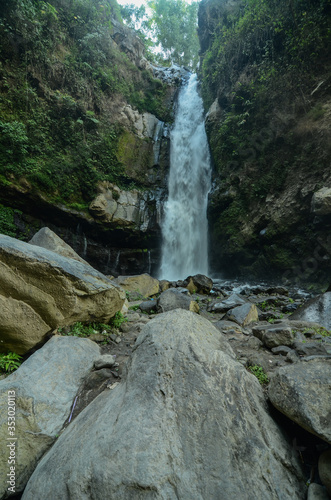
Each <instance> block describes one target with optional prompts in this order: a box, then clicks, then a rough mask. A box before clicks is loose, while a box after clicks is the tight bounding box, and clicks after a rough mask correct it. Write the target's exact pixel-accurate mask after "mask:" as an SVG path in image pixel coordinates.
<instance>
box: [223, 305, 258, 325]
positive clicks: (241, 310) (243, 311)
mask: <svg viewBox="0 0 331 500" xmlns="http://www.w3.org/2000/svg"><path fill="white" fill-rule="evenodd" d="M227 317H228V319H229V320H231V321H235V322H236V323H238V325H240V326H247V325H250V324H251V323H254V321H258V320H259V314H258V312H257V308H256V305H254V304H250V303H249V302H247V304H243V305H242V306H237V307H235V308H234V309H231V310H230V311H228V313H227Z"/></svg>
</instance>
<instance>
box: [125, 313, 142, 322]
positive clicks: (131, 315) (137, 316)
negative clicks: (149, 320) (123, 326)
mask: <svg viewBox="0 0 331 500" xmlns="http://www.w3.org/2000/svg"><path fill="white" fill-rule="evenodd" d="M139 320H140V314H139V313H129V314H128V321H129V323H133V322H134V321H139Z"/></svg>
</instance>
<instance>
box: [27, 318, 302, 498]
mask: <svg viewBox="0 0 331 500" xmlns="http://www.w3.org/2000/svg"><path fill="white" fill-rule="evenodd" d="M219 339H220V332H219V331H218V330H217V329H215V328H214V327H213V326H212V325H211V323H210V322H209V321H208V320H206V319H204V318H202V317H200V316H198V315H197V314H194V313H192V312H190V311H185V310H181V309H178V310H175V311H171V312H168V313H164V314H160V315H159V316H157V317H156V318H155V319H153V320H151V321H150V322H149V323H148V324H147V325H146V326H145V327H144V329H143V330H142V332H141V334H140V335H139V337H138V339H137V344H136V348H135V350H134V352H133V356H132V358H131V359H130V361H129V364H128V373H127V377H126V380H125V382H122V383H120V384H119V385H118V386H116V387H115V388H114V389H113V390H111V391H109V390H105V391H104V392H103V393H101V394H100V395H99V396H98V397H97V398H96V399H95V400H94V401H93V402H92V403H91V404H90V405H89V406H88V407H87V408H85V410H83V412H82V413H80V415H78V417H77V418H76V419H75V420H74V421H73V422H72V423H71V424H70V426H69V427H68V428H67V429H66V430H65V431H64V433H63V434H61V436H60V437H59V439H58V440H57V442H56V443H55V444H54V446H53V447H52V449H51V450H50V451H49V453H47V455H45V456H44V457H43V459H42V460H41V462H40V463H39V465H38V467H37V468H36V470H35V472H34V474H33V475H32V477H31V479H30V481H29V483H28V485H27V487H26V490H25V492H24V494H23V497H22V499H23V500H45V499H46V498H51V499H52V500H69V499H70V500H92V499H93V500H104V499H116V500H123V499H125V500H135V499H162V500H178V499H180V500H207V499H208V500H216V499H217V500H228V499H231V498H236V499H238V500H239V499H240V500H251V499H252V498H257V499H268V500H276V499H278V500H280V499H282V500H287V499H289V498H291V500H298V499H300V500H303V499H305V498H306V487H305V484H304V479H303V477H302V473H301V469H300V464H299V462H298V459H297V456H296V455H295V452H294V450H293V448H292V447H291V445H290V444H289V443H288V442H287V441H286V440H285V438H284V435H283V434H282V432H281V431H280V430H279V428H278V427H277V425H276V424H275V423H274V421H273V420H272V418H271V417H270V416H269V414H268V410H267V405H266V403H265V398H264V396H263V392H262V389H261V386H260V385H259V383H258V381H257V379H256V378H255V377H254V376H253V375H252V374H250V373H248V372H247V371H246V370H245V368H244V367H243V366H242V365H240V364H239V363H238V362H237V361H236V360H235V359H234V358H233V357H232V356H229V355H227V354H226V353H225V352H223V351H222V350H221V349H220V340H219Z"/></svg>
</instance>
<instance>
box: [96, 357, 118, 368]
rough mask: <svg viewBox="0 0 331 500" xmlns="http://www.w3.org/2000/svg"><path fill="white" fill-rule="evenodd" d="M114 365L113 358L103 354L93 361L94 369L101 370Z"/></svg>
mask: <svg viewBox="0 0 331 500" xmlns="http://www.w3.org/2000/svg"><path fill="white" fill-rule="evenodd" d="M114 364H115V358H114V356H112V355H111V354H104V355H103V356H100V358H98V359H96V360H95V361H94V368H95V369H96V370H101V369H102V368H111V367H112V366H114Z"/></svg>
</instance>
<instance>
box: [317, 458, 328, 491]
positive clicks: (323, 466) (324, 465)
mask: <svg viewBox="0 0 331 500" xmlns="http://www.w3.org/2000/svg"><path fill="white" fill-rule="evenodd" d="M318 473H319V476H320V478H321V481H322V483H323V484H324V486H325V487H326V489H327V492H328V493H329V495H331V449H329V450H327V451H325V452H324V453H322V455H321V456H320V457H319V460H318Z"/></svg>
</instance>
